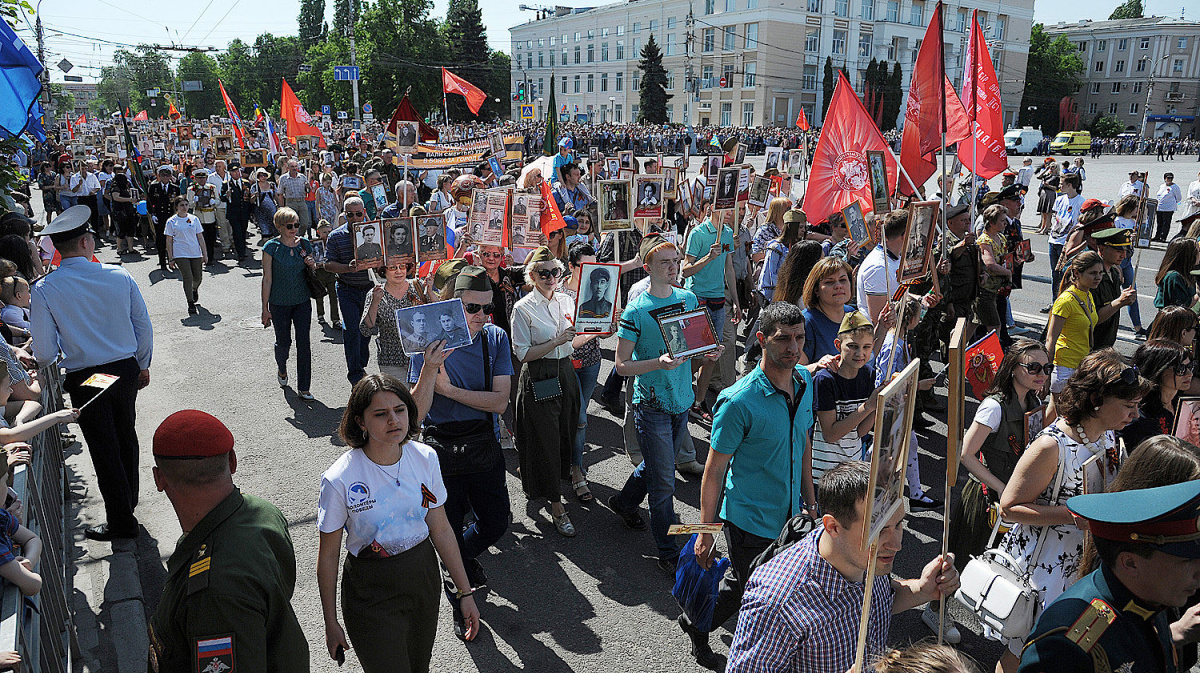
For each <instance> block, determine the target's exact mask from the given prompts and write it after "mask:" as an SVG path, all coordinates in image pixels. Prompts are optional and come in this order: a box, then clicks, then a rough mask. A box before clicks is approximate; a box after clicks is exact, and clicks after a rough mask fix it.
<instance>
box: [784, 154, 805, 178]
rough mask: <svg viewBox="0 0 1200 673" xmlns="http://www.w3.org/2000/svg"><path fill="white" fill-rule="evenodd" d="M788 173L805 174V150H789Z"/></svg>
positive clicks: (795, 175) (797, 175) (793, 174)
mask: <svg viewBox="0 0 1200 673" xmlns="http://www.w3.org/2000/svg"><path fill="white" fill-rule="evenodd" d="M788 173H789V174H791V176H792V177H797V178H798V177H801V176H802V175H804V152H803V151H801V150H788Z"/></svg>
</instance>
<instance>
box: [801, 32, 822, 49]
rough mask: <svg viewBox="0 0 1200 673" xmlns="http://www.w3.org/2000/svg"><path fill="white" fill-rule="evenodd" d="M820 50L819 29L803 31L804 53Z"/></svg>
mask: <svg viewBox="0 0 1200 673" xmlns="http://www.w3.org/2000/svg"><path fill="white" fill-rule="evenodd" d="M820 48H821V29H820V28H805V29H804V51H817V50H819V49H820Z"/></svg>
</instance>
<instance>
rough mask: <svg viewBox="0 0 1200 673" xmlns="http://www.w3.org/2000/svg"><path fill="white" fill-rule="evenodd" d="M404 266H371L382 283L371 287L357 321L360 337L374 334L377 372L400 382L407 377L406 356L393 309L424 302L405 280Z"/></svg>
mask: <svg viewBox="0 0 1200 673" xmlns="http://www.w3.org/2000/svg"><path fill="white" fill-rule="evenodd" d="M408 266H409V265H408V264H406V263H400V264H391V265H389V266H385V267H383V268H382V269H375V276H376V277H377V278H378V277H380V276H382V277H383V285H376V286H375V287H374V288H372V289H371V298H370V302H371V303H370V304H368V305H367V310H366V311H363V317H362V321H361V322H359V324H358V328H359V331H361V332H362V335H363V336H365V337H367V338H370V337H378V338H377V339H376V341H375V344H376V348H377V349H378V351H379V373H380V374H388V375H391V376H395V377H396V378H397V379H400V380H401V381H407V380H408V356H407V355H405V354H404V350H405V348H404V344H403V342H402V341H401V335H400V328H399V326H398V325H397V324H396V311H397V310H398V309H402V308H408V307H410V306H416V305H418V304H424V303H425V300H424V298H423V297H422V294H421V288H420V286H418V285H417V283H415V282H409V280H408ZM422 318H424V316H422Z"/></svg>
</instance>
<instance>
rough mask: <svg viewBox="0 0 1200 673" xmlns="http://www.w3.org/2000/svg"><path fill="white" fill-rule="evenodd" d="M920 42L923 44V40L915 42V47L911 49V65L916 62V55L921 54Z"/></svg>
mask: <svg viewBox="0 0 1200 673" xmlns="http://www.w3.org/2000/svg"><path fill="white" fill-rule="evenodd" d="M922 42H924V40H917V46H915V47H913V50H912V62H913V63H916V62H917V54H919V53H921V43H922Z"/></svg>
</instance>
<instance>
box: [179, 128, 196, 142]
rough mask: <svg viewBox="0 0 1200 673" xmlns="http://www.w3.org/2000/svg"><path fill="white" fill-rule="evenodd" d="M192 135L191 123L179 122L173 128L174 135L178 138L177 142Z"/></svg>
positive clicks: (190, 137) (185, 139) (189, 138)
mask: <svg viewBox="0 0 1200 673" xmlns="http://www.w3.org/2000/svg"><path fill="white" fill-rule="evenodd" d="M194 136H195V134H194V133H193V132H192V125H191V124H180V125H179V126H178V127H176V129H175V137H177V138H178V139H179V142H184V141H187V140H191V139H192V138H193V137H194Z"/></svg>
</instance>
